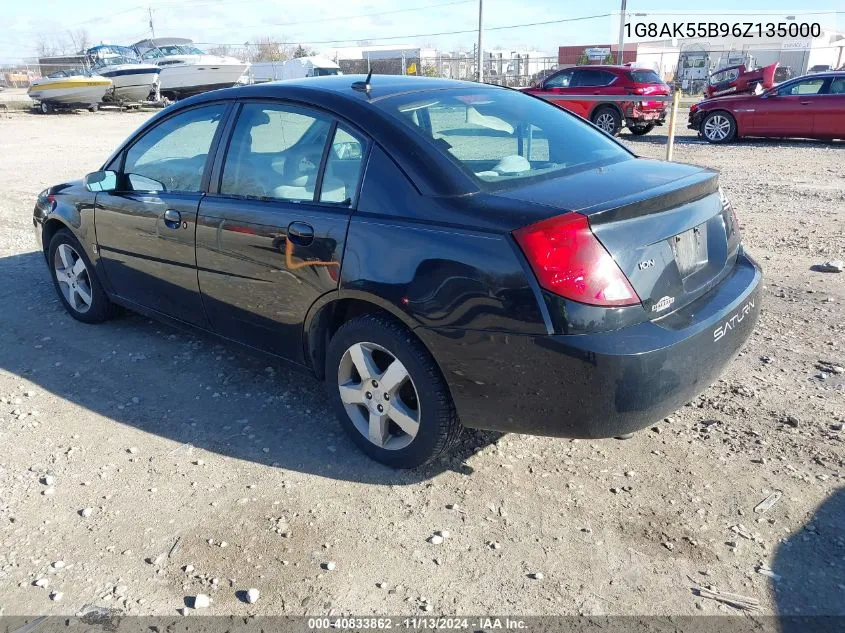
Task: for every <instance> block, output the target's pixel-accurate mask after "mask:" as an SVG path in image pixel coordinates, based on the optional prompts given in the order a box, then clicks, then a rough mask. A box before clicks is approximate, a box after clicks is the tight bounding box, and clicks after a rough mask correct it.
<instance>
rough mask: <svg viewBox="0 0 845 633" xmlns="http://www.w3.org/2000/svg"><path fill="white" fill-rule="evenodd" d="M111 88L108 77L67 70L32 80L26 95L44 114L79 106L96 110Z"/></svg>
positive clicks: (78, 107) (81, 69)
mask: <svg viewBox="0 0 845 633" xmlns="http://www.w3.org/2000/svg"><path fill="white" fill-rule="evenodd" d="M111 87H112V82H111V79H108V78H106V77H100V76H98V75H92V74H91V73H89V72H88V71H86V70H85V69H83V68H79V69H67V70H57V71H56V72H54V73H51V74H49V75H47V76H46V77H42V78H41V79H37V80H35V81H34V82H33V83H32V85H31V86H30V87H29V90H27V95H29V98H30V99H32V100H33V101H37V102H38V109H39V110H40V111H41V112H42V113H44V114H49V113H50V112H53V111H54V110H73V109H80V108H87V109H89V110H92V111H95V110H96V109H97V107H98V105H99V104H100V102H101V101H102V100H103V97H104V96H105V94H106V92H107V91H108V90H110V89H111Z"/></svg>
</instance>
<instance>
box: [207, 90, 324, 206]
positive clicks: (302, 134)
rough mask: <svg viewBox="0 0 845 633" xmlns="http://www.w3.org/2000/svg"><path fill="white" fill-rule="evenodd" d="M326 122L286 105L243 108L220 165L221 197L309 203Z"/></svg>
mask: <svg viewBox="0 0 845 633" xmlns="http://www.w3.org/2000/svg"><path fill="white" fill-rule="evenodd" d="M330 126H331V120H330V119H329V118H328V117H324V116H322V115H320V114H317V113H315V112H313V111H311V110H305V109H300V108H296V107H292V106H286V105H275V104H260V103H248V104H245V105H244V106H243V109H242V110H241V113H240V116H239V117H238V122H237V124H236V125H235V130H234V132H233V134H232V140H231V142H230V143H229V150H228V152H227V153H226V161H225V163H224V165H223V178H222V181H221V183H220V193H222V194H228V195H234V196H245V197H250V198H275V199H279V200H313V199H314V192H315V189H316V184H317V173H318V171H319V169H320V161H321V160H322V156H323V150H324V149H325V146H326V139H327V138H328V134H329V128H330Z"/></svg>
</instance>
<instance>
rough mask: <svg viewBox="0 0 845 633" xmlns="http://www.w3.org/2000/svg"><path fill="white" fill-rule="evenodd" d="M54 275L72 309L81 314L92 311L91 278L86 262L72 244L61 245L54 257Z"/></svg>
mask: <svg viewBox="0 0 845 633" xmlns="http://www.w3.org/2000/svg"><path fill="white" fill-rule="evenodd" d="M53 273H54V274H55V275H56V281H58V282H59V289H60V290H61V291H62V295H63V296H64V298H65V300H66V301H67V302H68V305H70V307H71V308H73V309H74V310H75V311H76V312H79V313H80V314H84V313H85V312H88V310H90V309H91V304H92V302H93V294H92V292H91V277H90V276H89V273H88V268H87V267H86V266H85V260H84V259H82V257H81V256H80V255H79V253H77V252H76V250H75V249H74V248H73V247H72V246H71V245H70V244H59V246H58V247H57V248H56V252H55V254H54V255H53Z"/></svg>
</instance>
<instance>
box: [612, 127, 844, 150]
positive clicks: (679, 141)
mask: <svg viewBox="0 0 845 633" xmlns="http://www.w3.org/2000/svg"><path fill="white" fill-rule="evenodd" d="M619 138H620V139H621V140H625V141H630V142H631V143H644V144H649V145H666V143H667V142H668V139H669V137H668V135H667V134H665V133H654V132H651V133H649V134H645V135H643V136H636V135H635V134H631V133H630V132H625V131H623V132H622V134H621V135H620V136H619ZM675 144H676V145H710V143H708V142H707V141H706V140H704V139H703V138H699V137H698V136H697V135H695V136H687V135H685V136H677V135H676V136H675ZM714 147H719V146H718V145H714ZM721 147H782V148H784V149H790V148H801V147H805V148H810V149H812V148H816V147H827V148H831V149H838V150H842V149H845V142H843V141H818V140H813V139H777V138H741V139H739V140H736V141H732V142H730V143H727V144H725V145H723V146H721Z"/></svg>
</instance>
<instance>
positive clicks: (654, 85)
mask: <svg viewBox="0 0 845 633" xmlns="http://www.w3.org/2000/svg"><path fill="white" fill-rule="evenodd" d="M525 92H528V93H529V94H534V95H537V96H539V97H542V98H543V99H546V100H547V101H550V102H551V103H554V104H555V105H558V106H560V107H561V108H564V109H565V110H569V111H570V112H574V113H575V114H577V115H578V116H581V117H583V118H585V119H587V120H589V121H592V122H593V123H594V124H595V125H596V126H597V127H599V128H600V129H601V130H603V131H605V132H607V133H608V134H611V135H612V136H616V135H617V134H619V132H620V131H621V130H622V126H623V125H627V126H628V129H629V130H630V131H631V133H632V134H637V135H642V134H648V133H649V132H651V130H653V129H654V126H656V125H663V122H664V120H665V119H666V112H667V111H668V107H667V106H668V104H667V102H665V101H621V102H620V101H602V100H592V99H591V100H585V101H577V100H573V101H570V100H562V99H560V98H559V97H558V95H560V96H579V95H589V96H591V97H592V96H594V95H608V96H619V95H654V96H668V95H669V94H670V92H671V90H670V88H669V85H668V84H667V83H666V82H665V81H663V80H662V79H661V78H660V76H659V75H658V74H657V73H656V72H654V71H653V70H651V69H648V68H631V67H630V66H574V67H570V68H565V69H563V70H561V71H558V72H556V73H555V74H553V75H551V76H550V77H548V78H546V79H544V80H543V81H542V82H540V83H538V84H536V85H534V86H532V87H531V88H526V89H525Z"/></svg>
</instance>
